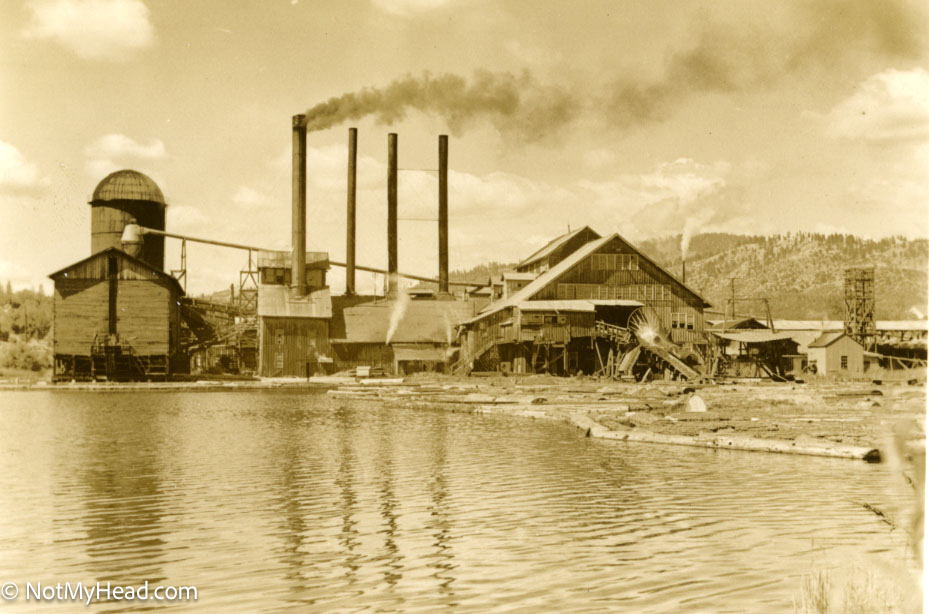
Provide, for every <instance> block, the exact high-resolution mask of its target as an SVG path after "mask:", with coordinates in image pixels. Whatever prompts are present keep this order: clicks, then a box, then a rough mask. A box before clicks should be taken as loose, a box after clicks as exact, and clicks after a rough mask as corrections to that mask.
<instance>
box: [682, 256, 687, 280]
mask: <svg viewBox="0 0 929 614" xmlns="http://www.w3.org/2000/svg"><path fill="white" fill-rule="evenodd" d="M681 283H682V284H686V283H687V261H686V260H681Z"/></svg>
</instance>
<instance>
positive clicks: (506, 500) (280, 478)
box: [0, 391, 906, 614]
mask: <svg viewBox="0 0 929 614" xmlns="http://www.w3.org/2000/svg"><path fill="white" fill-rule="evenodd" d="M0 425H2V427H3V428H0V493H2V496H0V579H2V580H3V581H16V582H26V581H27V580H38V579H41V580H43V581H45V582H51V581H56V582H57V581H68V580H71V581H75V582H76V581H89V580H96V579H100V580H103V581H106V580H111V581H114V582H127V583H136V582H141V581H144V580H148V581H150V582H159V581H161V580H162V579H163V580H164V582H166V583H170V584H173V585H178V586H183V585H193V586H196V587H197V589H198V592H199V601H198V604H197V607H200V608H201V609H202V610H203V611H210V612H213V611H222V612H232V613H238V612H243V613H244V612H249V613H250V612H287V611H310V612H337V613H338V612H345V613H347V612H365V613H368V612H371V613H373V612H404V611H417V612H430V611H437V610H447V611H451V612H454V613H455V614H462V613H478V612H480V613H483V612H488V611H503V610H506V611H521V612H552V611H559V612H568V613H574V612H592V611H593V612H597V611H611V610H613V611H615V610H622V611H635V612H655V613H664V612H680V611H713V612H723V611H735V612H772V611H790V610H791V609H792V607H793V599H794V598H795V597H796V595H797V591H798V590H799V587H800V583H801V578H802V576H803V574H805V573H807V572H809V571H810V570H816V569H829V568H844V567H848V566H851V565H859V566H861V565H864V566H867V565H868V564H872V565H873V564H874V562H875V558H874V557H877V559H876V560H877V561H878V562H886V561H890V562H899V559H901V558H902V557H903V556H904V552H905V548H906V537H905V535H903V532H902V531H897V532H891V531H889V530H888V527H887V526H886V525H885V524H883V523H882V522H881V521H880V519H879V518H876V517H875V515H874V514H873V513H871V512H869V511H867V510H866V509H863V508H862V507H861V506H860V505H858V504H856V503H855V502H856V501H867V502H869V503H870V504H872V505H874V506H875V507H877V508H881V509H883V508H886V507H888V504H889V502H890V501H892V500H893V499H894V498H896V497H899V496H901V495H900V493H897V492H895V491H891V492H887V491H886V490H885V485H886V484H894V485H896V484H897V483H896V482H893V481H892V480H890V479H889V475H888V468H887V467H886V466H883V465H867V464H864V463H860V464H859V463H853V462H849V461H845V460H837V459H817V458H804V457H787V456H779V455H770V456H768V455H763V454H750V453H739V452H727V451H709V450H700V449H691V448H675V447H664V446H653V445H637V444H625V443H620V442H610V441H598V440H591V439H585V438H583V436H581V435H580V434H579V433H578V432H576V431H575V430H573V429H571V428H568V427H565V426H564V425H558V424H550V423H539V422H533V421H527V420H524V419H521V418H507V417H502V416H486V415H468V414H456V413H445V412H438V411H436V412H432V411H416V410H403V409H387V408H383V407H380V406H378V405H377V404H376V403H374V402H370V403H361V402H357V403H353V404H351V405H348V404H345V405H340V404H338V403H337V402H334V401H333V400H332V399H330V398H329V397H327V396H326V395H325V394H312V393H307V392H306V391H274V392H271V391H269V392H258V393H252V392H250V393H152V394H141V393H140V394H124V393H109V394H74V393H62V392H57V393H8V392H2V393H0ZM903 487H904V486H903V485H901V488H903ZM20 605H23V604H20ZM59 605H60V606H61V608H57V607H56V606H54V605H50V606H49V607H48V608H44V607H43V608H42V610H43V612H44V611H49V612H54V611H59V610H61V611H63V610H68V611H74V610H73V604H59ZM65 606H71V607H70V609H68V608H66V607H65ZM145 607H146V606H144V605H143V604H125V603H122V604H120V603H115V602H114V603H105V604H99V606H98V607H95V611H101V612H102V611H106V612H109V611H117V610H120V609H123V610H131V611H135V610H139V609H144V608H145ZM147 607H155V606H147ZM164 607H172V606H170V605H164V606H161V605H159V606H158V609H163V608H164ZM176 607H177V608H179V609H183V610H186V609H188V608H186V607H185V604H176Z"/></svg>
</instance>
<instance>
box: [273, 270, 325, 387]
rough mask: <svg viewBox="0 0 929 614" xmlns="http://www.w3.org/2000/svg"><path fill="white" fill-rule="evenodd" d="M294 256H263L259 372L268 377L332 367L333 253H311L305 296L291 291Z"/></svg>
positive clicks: (291, 374) (295, 374)
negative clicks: (330, 284)
mask: <svg viewBox="0 0 929 614" xmlns="http://www.w3.org/2000/svg"><path fill="white" fill-rule="evenodd" d="M291 268H292V266H291V253H290V252H277V251H261V252H259V253H258V347H259V352H258V372H259V374H260V375H261V376H263V377H308V376H310V375H312V374H313V373H316V372H317V371H318V370H320V369H325V368H326V365H327V364H329V363H331V362H332V359H331V353H330V349H329V321H330V319H331V318H332V300H331V297H330V293H329V287H328V286H327V285H326V271H327V270H328V269H329V254H327V253H325V252H306V285H307V293H306V295H305V296H295V295H294V292H293V289H292V288H291Z"/></svg>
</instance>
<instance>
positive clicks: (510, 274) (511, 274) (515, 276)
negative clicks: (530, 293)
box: [503, 271, 536, 281]
mask: <svg viewBox="0 0 929 614" xmlns="http://www.w3.org/2000/svg"><path fill="white" fill-rule="evenodd" d="M535 278H536V274H535V273H519V272H517V271H506V272H505V273H504V274H503V279H504V280H508V279H512V280H513V281H532V280H533V279H535Z"/></svg>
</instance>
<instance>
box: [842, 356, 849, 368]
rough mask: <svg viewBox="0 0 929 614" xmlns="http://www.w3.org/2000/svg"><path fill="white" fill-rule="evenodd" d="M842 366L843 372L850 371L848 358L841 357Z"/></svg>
mask: <svg viewBox="0 0 929 614" xmlns="http://www.w3.org/2000/svg"><path fill="white" fill-rule="evenodd" d="M841 366H842V369H843V370H846V371H847V370H848V356H842V357H841Z"/></svg>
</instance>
